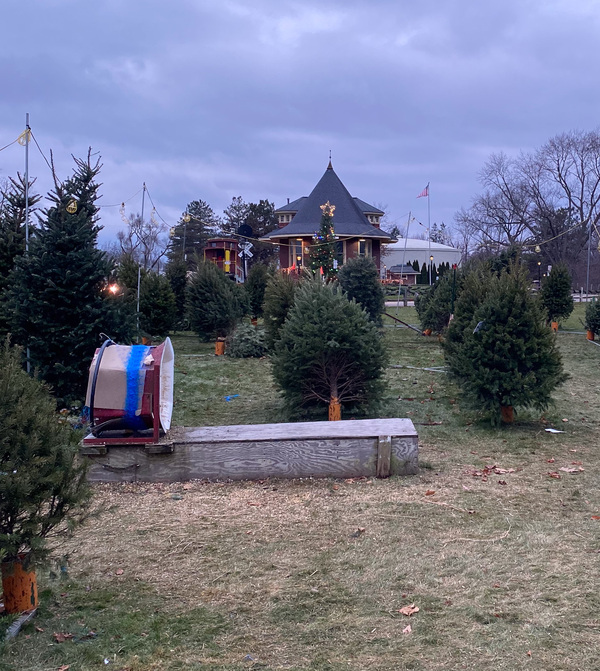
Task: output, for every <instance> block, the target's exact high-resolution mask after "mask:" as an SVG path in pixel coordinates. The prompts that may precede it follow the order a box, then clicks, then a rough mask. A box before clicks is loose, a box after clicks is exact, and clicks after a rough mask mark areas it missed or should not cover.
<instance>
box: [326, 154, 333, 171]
mask: <svg viewBox="0 0 600 671" xmlns="http://www.w3.org/2000/svg"><path fill="white" fill-rule="evenodd" d="M327 170H333V166H332V165H331V149H330V150H329V165H328V166H327Z"/></svg>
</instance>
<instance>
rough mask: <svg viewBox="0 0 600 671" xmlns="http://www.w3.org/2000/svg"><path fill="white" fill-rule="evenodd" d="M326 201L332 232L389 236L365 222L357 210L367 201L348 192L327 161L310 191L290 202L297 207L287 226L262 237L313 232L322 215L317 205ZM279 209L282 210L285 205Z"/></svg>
mask: <svg viewBox="0 0 600 671" xmlns="http://www.w3.org/2000/svg"><path fill="white" fill-rule="evenodd" d="M327 201H329V203H331V205H335V212H334V215H333V227H334V230H335V234H336V235H338V236H343V237H346V236H352V237H364V238H379V239H381V240H383V241H389V240H391V239H392V238H391V237H390V235H389V234H388V233H386V232H385V231H382V230H380V229H379V228H376V227H375V226H373V225H372V224H370V223H369V220H368V219H367V217H366V216H365V215H364V213H363V212H362V210H361V205H368V204H367V203H364V201H361V200H359V199H358V198H353V197H352V196H351V195H350V192H349V191H348V189H347V188H346V187H345V186H344V185H343V184H342V181H341V180H340V178H339V177H338V176H337V175H336V174H335V171H334V169H333V167H332V165H331V162H330V163H329V165H328V166H327V170H326V171H325V174H324V175H323V177H321V179H320V180H319V182H318V183H317V185H316V186H315V188H314V189H313V190H312V191H311V193H310V196H308V197H307V198H305V199H300V198H299V199H298V200H296V201H294V204H295V203H298V204H299V208H298V211H297V213H296V216H295V217H294V218H293V220H292V221H291V222H290V223H289V224H288V225H287V226H284V227H283V228H279V229H276V230H274V231H271V232H270V233H267V235H265V236H264V238H263V239H274V238H290V237H299V236H307V235H311V236H312V235H314V234H315V231H317V230H318V228H319V223H320V221H321V215H322V214H323V213H322V211H321V205H324V204H325V203H326V202H327ZM357 201H358V203H357ZM359 203H360V205H359ZM290 205H292V203H290ZM368 207H369V208H372V206H371V205H368ZM280 209H281V210H282V211H286V208H285V206H284V207H282V208H280ZM377 211H378V210H377V208H372V209H368V210H367V212H377Z"/></svg>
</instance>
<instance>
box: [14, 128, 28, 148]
mask: <svg viewBox="0 0 600 671" xmlns="http://www.w3.org/2000/svg"><path fill="white" fill-rule="evenodd" d="M17 142H18V143H19V144H20V145H21V147H24V146H25V145H26V144H28V143H29V142H31V131H30V130H29V128H26V129H25V130H24V131H23V132H22V133H21V135H19V137H18V138H17Z"/></svg>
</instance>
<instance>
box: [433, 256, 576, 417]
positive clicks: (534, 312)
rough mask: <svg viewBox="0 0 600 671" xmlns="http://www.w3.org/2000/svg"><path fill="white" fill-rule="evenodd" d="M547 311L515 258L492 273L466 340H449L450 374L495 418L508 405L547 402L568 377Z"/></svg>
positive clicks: (474, 402)
mask: <svg viewBox="0 0 600 671" xmlns="http://www.w3.org/2000/svg"><path fill="white" fill-rule="evenodd" d="M464 300H466V297H465V296H463V295H461V298H460V301H461V302H462V301H464ZM544 317H545V315H544V313H543V310H542V308H541V305H540V303H539V302H538V301H537V300H536V299H535V297H534V296H532V295H531V292H530V286H529V278H528V275H527V272H526V270H525V269H524V268H523V267H521V266H520V265H518V264H517V263H512V264H511V265H510V266H509V268H508V270H503V271H501V272H500V275H499V276H495V275H493V276H491V278H490V285H489V289H488V291H487V293H486V295H485V297H484V298H483V300H482V302H481V303H480V305H479V307H477V309H476V310H475V311H474V312H473V316H472V318H471V321H470V323H469V325H468V327H466V328H465V329H464V330H463V332H462V342H456V341H455V342H454V343H453V346H452V347H450V348H448V347H446V346H445V353H446V360H447V363H448V365H449V367H450V371H451V374H452V376H453V377H454V378H455V380H456V381H457V382H458V384H459V386H460V387H461V390H462V393H463V395H464V397H465V399H466V400H467V402H469V403H471V404H472V405H473V406H474V407H476V408H478V409H481V410H484V411H486V412H488V413H490V415H491V419H492V422H493V423H496V422H497V421H498V419H499V414H500V410H501V408H502V407H503V406H513V407H534V408H537V409H540V410H542V409H544V408H546V407H547V406H548V404H549V403H550V401H551V393H552V391H553V390H554V388H555V387H556V386H557V385H559V384H561V383H562V382H563V381H564V380H565V379H566V377H567V376H566V375H565V374H564V372H563V367H562V361H561V356H560V353H559V351H558V348H557V346H556V342H555V337H554V336H553V334H552V332H551V331H550V329H549V328H548V326H547V325H546V324H545V323H544Z"/></svg>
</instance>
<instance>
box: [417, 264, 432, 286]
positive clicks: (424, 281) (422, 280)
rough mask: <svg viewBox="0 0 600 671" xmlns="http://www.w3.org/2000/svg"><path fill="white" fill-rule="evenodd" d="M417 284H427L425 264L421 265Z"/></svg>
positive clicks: (427, 275) (427, 270)
mask: <svg viewBox="0 0 600 671" xmlns="http://www.w3.org/2000/svg"><path fill="white" fill-rule="evenodd" d="M418 284H429V269H428V268H427V264H426V263H423V265H422V266H421V275H420V276H419V281H418Z"/></svg>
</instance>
